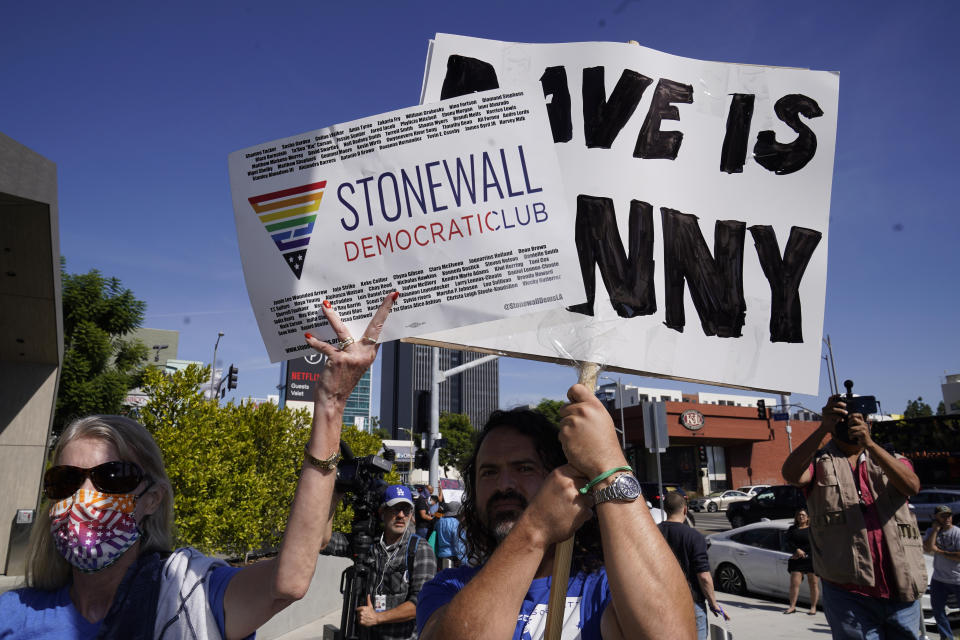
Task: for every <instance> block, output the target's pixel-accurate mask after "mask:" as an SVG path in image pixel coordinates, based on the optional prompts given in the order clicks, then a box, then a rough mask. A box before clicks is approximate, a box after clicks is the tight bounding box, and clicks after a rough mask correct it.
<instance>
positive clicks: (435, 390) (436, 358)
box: [428, 347, 500, 488]
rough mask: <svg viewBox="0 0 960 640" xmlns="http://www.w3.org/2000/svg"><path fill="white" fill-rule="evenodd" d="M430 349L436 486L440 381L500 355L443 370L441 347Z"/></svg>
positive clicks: (434, 478) (437, 478) (432, 466)
mask: <svg viewBox="0 0 960 640" xmlns="http://www.w3.org/2000/svg"><path fill="white" fill-rule="evenodd" d="M430 351H431V359H432V361H433V366H432V367H431V370H432V374H433V375H432V376H431V379H432V382H431V385H430V439H429V440H428V446H429V447H430V485H431V486H433V487H434V488H436V487H438V486H440V485H439V482H440V451H439V449H437V447H436V446H434V443H435V442H436V441H437V440H439V439H440V383H441V382H443V381H445V380H446V379H448V378H450V377H453V376H455V375H457V374H458V373H463V372H464V371H466V370H467V369H472V368H474V367H477V366H480V365H481V364H485V363H487V362H491V361H493V360H496V359H497V358H499V357H500V356H494V355H490V356H484V357H482V358H478V359H476V360H473V361H472V362H466V363H464V364H461V365H460V366H458V367H454V368H452V369H447V370H446V371H441V370H440V349H439V347H430Z"/></svg>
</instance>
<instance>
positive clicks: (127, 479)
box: [43, 460, 143, 500]
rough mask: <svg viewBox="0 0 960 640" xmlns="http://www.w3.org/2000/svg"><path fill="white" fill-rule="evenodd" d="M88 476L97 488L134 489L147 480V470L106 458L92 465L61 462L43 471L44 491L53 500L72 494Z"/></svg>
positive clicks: (106, 489) (105, 490)
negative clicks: (144, 479) (86, 467)
mask: <svg viewBox="0 0 960 640" xmlns="http://www.w3.org/2000/svg"><path fill="white" fill-rule="evenodd" d="M88 477H89V478H90V480H91V481H92V482H93V486H94V487H96V489H97V491H101V492H103V493H130V492H131V491H133V490H134V489H136V488H137V486H139V484H140V482H141V481H142V480H143V470H142V469H141V468H140V467H138V466H137V465H136V464H134V463H132V462H125V461H123V460H115V461H113V462H104V463H103V464H98V465H97V466H95V467H92V468H90V469H81V468H80V467H70V466H67V465H58V466H56V467H50V468H49V469H47V472H46V473H44V474H43V493H44V495H46V496H47V497H48V498H49V499H51V500H63V499H64V498H69V497H70V496H72V495H73V494H74V493H76V491H77V489H79V488H80V487H82V486H83V483H84V481H85V480H86V479H87V478H88Z"/></svg>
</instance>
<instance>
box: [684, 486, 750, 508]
mask: <svg viewBox="0 0 960 640" xmlns="http://www.w3.org/2000/svg"><path fill="white" fill-rule="evenodd" d="M749 499H750V496H749V495H747V494H746V493H744V492H743V491H736V490H734V489H730V490H728V491H718V492H716V493H711V494H710V495H708V496H705V497H703V498H700V499H698V500H695V501H694V502H695V505H694V507H693V508H694V511H700V510H704V509H705V510H707V511H709V512H710V513H716V512H717V511H726V510H727V507H728V506H729V505H730V504H731V503H733V502H745V501H747V500H749Z"/></svg>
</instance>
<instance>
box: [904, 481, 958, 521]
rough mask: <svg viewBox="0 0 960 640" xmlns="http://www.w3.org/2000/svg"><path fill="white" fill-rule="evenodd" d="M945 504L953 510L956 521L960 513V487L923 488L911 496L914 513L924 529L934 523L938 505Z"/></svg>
mask: <svg viewBox="0 0 960 640" xmlns="http://www.w3.org/2000/svg"><path fill="white" fill-rule="evenodd" d="M941 504H945V505H947V506H949V507H950V509H951V510H953V513H954V514H955V515H954V522H956V519H957V516H956V514H957V513H960V489H953V488H951V489H938V488H936V487H931V488H929V489H921V490H920V493H918V494H917V495H915V496H913V497H912V498H910V507H911V511H913V514H914V515H915V516H917V524H918V525H920V527H921V528H922V529H924V531H926V527H929V526H930V525H931V524H932V523H933V510H934V509H936V508H937V506H938V505H941Z"/></svg>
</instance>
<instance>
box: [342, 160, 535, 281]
mask: <svg viewBox="0 0 960 640" xmlns="http://www.w3.org/2000/svg"><path fill="white" fill-rule="evenodd" d="M531 173H532V172H531V171H530V168H529V167H528V163H527V158H526V156H525V155H524V151H523V145H518V146H517V147H516V149H515V150H513V149H510V150H507V149H503V148H501V149H498V150H497V151H493V152H488V151H483V152H481V153H471V154H469V155H468V156H464V157H456V158H454V159H453V160H437V161H433V162H427V163H424V164H420V165H416V166H414V167H413V168H411V169H409V170H408V169H405V168H404V169H400V170H399V171H385V172H383V173H380V174H379V175H373V176H367V177H364V178H360V179H358V180H356V181H354V182H343V183H341V184H340V185H339V187H337V198H338V200H339V202H340V204H341V205H342V206H343V207H344V208H345V209H346V210H347V212H345V213H344V214H343V217H341V219H340V224H341V226H342V227H343V228H344V230H346V231H359V230H362V229H369V228H372V227H374V226H382V224H383V223H401V224H402V222H401V221H402V220H403V219H404V218H407V219H413V218H414V216H420V215H434V214H441V213H442V212H444V211H450V210H451V208H452V210H453V211H455V212H456V213H454V215H452V216H450V217H447V218H445V219H443V220H442V221H441V220H437V219H434V221H431V222H425V223H423V224H418V225H415V226H413V227H406V226H404V227H402V228H400V229H390V230H387V231H386V232H384V233H374V234H373V235H369V236H364V237H361V238H359V239H358V240H347V241H345V242H344V252H345V256H346V259H347V261H348V262H352V261H353V260H356V259H358V258H361V257H362V258H373V257H375V256H378V255H381V254H383V253H393V252H395V251H406V250H408V249H410V248H411V247H413V246H420V247H425V246H428V245H430V244H435V243H438V242H449V241H452V240H457V239H460V238H465V237H471V236H475V235H480V234H484V233H493V232H496V231H502V230H510V229H515V228H518V227H525V226H527V225H529V224H531V223H543V222H546V221H547V219H548V213H547V208H546V205H545V204H544V203H543V202H527V203H523V204H513V203H510V205H509V206H507V207H502V206H501V207H499V208H494V209H489V210H485V211H482V212H470V213H464V212H463V211H462V210H463V209H464V208H469V207H472V206H478V205H486V204H489V203H491V202H498V203H499V202H502V201H504V200H508V199H511V198H519V197H521V196H529V195H531V194H534V193H538V192H540V191H543V188H542V187H539V186H533V185H534V184H536V182H537V181H536V180H535V176H533V177H532V176H531ZM361 233H362V231H361Z"/></svg>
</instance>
